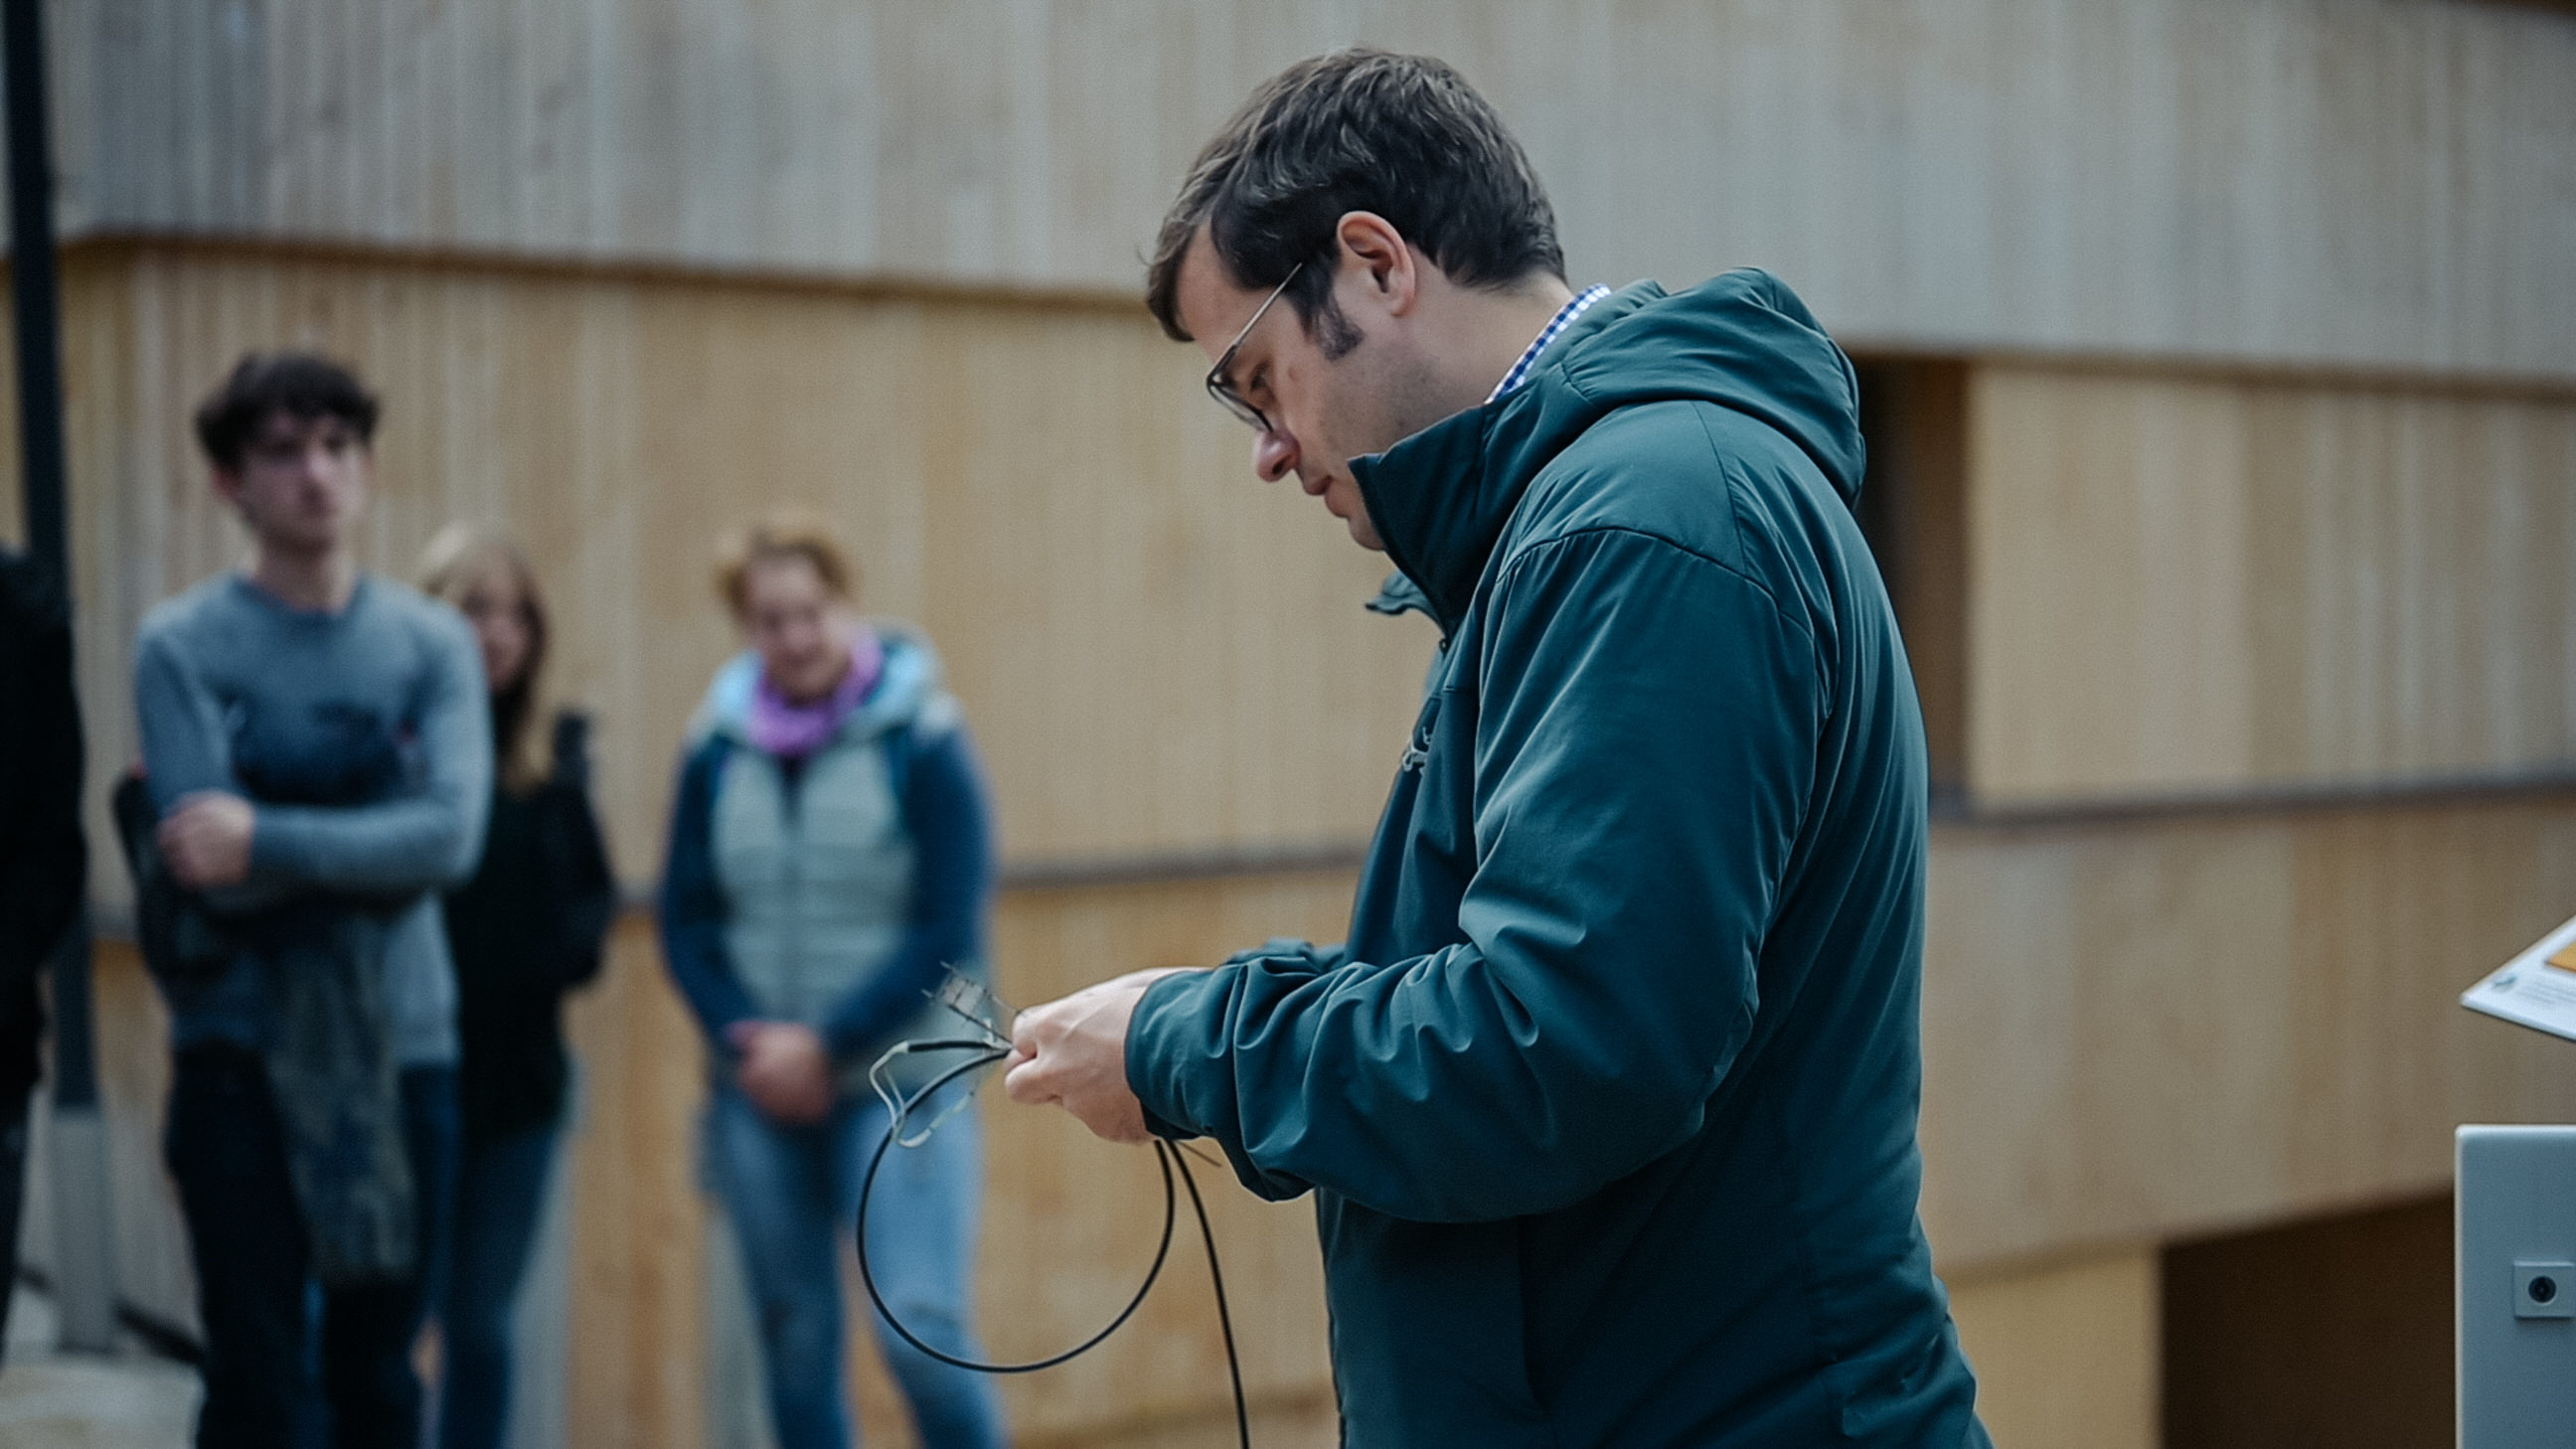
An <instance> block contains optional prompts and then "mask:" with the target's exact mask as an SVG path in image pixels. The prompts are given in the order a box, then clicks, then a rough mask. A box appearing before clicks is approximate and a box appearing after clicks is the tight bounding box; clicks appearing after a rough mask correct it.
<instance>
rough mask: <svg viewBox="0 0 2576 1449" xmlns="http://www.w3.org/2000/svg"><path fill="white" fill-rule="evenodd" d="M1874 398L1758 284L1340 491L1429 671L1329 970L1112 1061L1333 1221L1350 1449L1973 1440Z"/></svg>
mask: <svg viewBox="0 0 2576 1449" xmlns="http://www.w3.org/2000/svg"><path fill="white" fill-rule="evenodd" d="M1855 403H1856V395H1855V384H1854V381H1853V375H1852V371H1851V366H1850V364H1849V362H1848V361H1847V360H1845V358H1844V357H1843V355H1842V353H1841V351H1840V350H1839V349H1838V348H1836V347H1835V346H1834V344H1833V343H1832V342H1831V341H1830V340H1829V339H1828V338H1827V337H1826V336H1825V334H1824V333H1823V332H1822V331H1821V330H1820V329H1819V328H1818V327H1817V325H1816V323H1815V321H1814V319H1813V318H1812V317H1810V316H1809V314H1808V313H1807V310H1806V308H1805V307H1804V306H1803V305H1802V304H1801V303H1800V302H1799V301H1798V300H1797V298H1796V297H1794V296H1793V295H1791V294H1790V292H1789V290H1788V289H1787V288H1786V287H1784V286H1782V285H1781V284H1780V283H1779V282H1778V281H1777V280H1775V279H1773V278H1771V277H1769V276H1767V275H1765V274H1762V273H1759V272H1750V271H1746V272H1732V273H1729V274H1727V275H1725V276H1722V277H1719V278H1717V279H1715V280H1713V281H1711V282H1709V283H1707V284H1705V285H1703V286H1701V287H1698V288H1696V289H1694V290H1692V291H1689V292H1685V293H1683V294H1681V295H1678V296H1668V295H1666V294H1665V293H1664V291H1663V290H1662V289H1661V288H1659V287H1656V286H1654V285H1652V284H1641V285H1638V286H1634V287H1630V288H1628V289H1627V290H1625V291H1623V292H1621V293H1619V294H1617V295H1616V296H1614V297H1612V298H1609V299H1607V300H1604V301H1603V302H1601V303H1599V304H1597V305H1595V306H1594V307H1593V308H1592V309H1591V310H1590V311H1589V312H1588V313H1587V314H1585V315H1584V316H1583V317H1582V318H1581V319H1580V320H1579V321H1577V322H1576V323H1575V324H1574V326H1572V327H1571V328H1569V329H1568V330H1567V332H1566V333H1565V335H1564V336H1562V337H1561V338H1560V339H1558V341H1557V342H1556V343H1555V344H1554V345H1553V346H1552V347H1551V348H1550V349H1549V351H1548V352H1547V353H1546V354H1545V355H1544V356H1543V357H1542V358H1541V359H1540V363H1539V368H1538V371H1537V374H1536V376H1535V377H1534V379H1533V380H1532V381H1531V382H1530V383H1529V385H1528V386H1526V387H1524V388H1522V389H1520V390H1518V391H1516V392H1514V393H1512V394H1511V395H1509V396H1507V397H1505V398H1503V399H1501V400H1498V401H1495V402H1490V403H1487V404H1485V405H1484V406H1482V407H1479V408H1476V409H1473V410H1470V411H1468V412H1465V413H1461V414H1459V415H1457V416H1455V417H1452V418H1450V419H1448V420H1446V421H1444V422H1442V423H1440V424H1437V425H1435V426H1433V427H1431V428H1429V429H1426V430H1425V431H1423V432H1421V433H1419V434H1416V435H1415V436H1413V437H1411V438H1408V439H1406V440H1404V441H1403V442H1401V443H1399V444H1397V445H1396V446H1395V447H1393V448H1391V449H1390V450H1388V451H1387V452H1386V453H1384V454H1382V455H1379V456H1378V457H1375V458H1370V459H1361V460H1358V461H1357V463H1356V464H1355V465H1354V471H1355V472H1356V474H1357V477H1358V481H1359V484H1360V488H1361V493H1362V496H1363V498H1364V500H1365V501H1366V503H1367V506H1368V510H1369V515H1370V517H1371V519H1372V520H1373V521H1374V522H1375V523H1376V525H1377V528H1378V531H1379V533H1380V535H1381V536H1382V537H1383V538H1384V540H1385V543H1386V548H1387V553H1388V555H1389V556H1390V558H1391V559H1392V560H1393V561H1394V563H1395V564H1396V565H1397V566H1398V567H1399V568H1400V569H1401V570H1402V574H1403V581H1399V582H1398V584H1397V585H1396V586H1395V588H1394V594H1395V596H1396V598H1397V600H1398V601H1399V602H1410V603H1414V604H1418V605H1419V606H1420V607H1424V608H1427V609H1428V611H1429V612H1430V613H1431V615H1432V616H1433V617H1434V618H1435V619H1436V620H1437V621H1438V622H1439V625H1440V628H1441V631H1442V634H1443V636H1444V637H1443V640H1442V644H1441V654H1440V657H1439V659H1438V660H1437V662H1436V663H1435V665H1434V667H1433V671H1432V679H1431V683H1430V688H1429V691H1428V698H1427V699H1426V700H1425V701H1424V704H1423V707H1422V713H1421V717H1420V719H1419V721H1418V722H1417V724H1416V725H1415V728H1414V732H1413V737H1412V739H1411V741H1410V742H1409V744H1408V747H1407V748H1406V750H1405V752H1404V754H1403V757H1402V761H1401V764H1400V765H1399V767H1398V772H1397V775H1396V781H1395V787H1394V793H1393V795H1392V796H1391V797H1390V798H1389V800H1388V803H1387V808H1386V814H1385V817H1384V819H1383V821H1382V823H1381V824H1380V826H1379V829H1378V834H1377V839H1376V842H1375V844H1374V846H1373V847H1372V850H1371V853H1370V858H1369V861H1368V865H1367V867H1366V870H1365V872H1364V874H1363V876H1362V878H1361V882H1360V888H1359V894H1358V898H1357V900H1356V902H1355V905H1354V908H1353V912H1352V919H1351V930H1350V938H1349V942H1348V944H1347V946H1346V947H1345V948H1342V949H1340V950H1332V951H1315V950H1309V949H1298V948H1289V949H1285V950H1278V951H1275V952H1272V953H1269V954H1260V953H1256V954H1255V955H1254V956H1253V957H1252V958H1251V959H1248V960H1240V961H1238V962H1236V963H1234V964H1230V965H1227V966H1225V967H1222V968H1220V969H1218V970H1216V971H1213V972H1207V973H1197V974H1190V975H1183V976H1176V977H1171V978H1167V979H1165V980H1164V981H1162V982H1159V983H1157V984H1156V985H1155V986H1154V987H1153V988H1152V989H1151V990H1150V991H1149V992H1147V994H1146V996H1145V998H1144V1000H1143V1002H1142V1004H1141V1005H1140V1007H1139V1009H1138V1011H1137V1013H1136V1016H1135V1019H1134V1023H1133V1025H1132V1027H1131V1029H1130V1034H1129V1039H1128V1073H1129V1079H1130V1081H1131V1083H1132V1084H1133V1086H1134V1087H1135V1089H1136V1091H1137V1093H1138V1095H1139V1096H1140V1097H1141V1099H1142V1100H1143V1102H1144V1104H1145V1106H1146V1108H1147V1110H1148V1112H1149V1113H1150V1114H1151V1116H1152V1117H1153V1118H1154V1119H1157V1120H1156V1125H1157V1126H1158V1128H1160V1129H1162V1130H1167V1131H1174V1132H1186V1133H1198V1134H1203V1135H1206V1136H1208V1137H1210V1138H1213V1139H1214V1140H1215V1141H1216V1142H1217V1143H1219V1144H1220V1145H1221V1146H1222V1147H1223V1148H1224V1150H1225V1151H1226V1153H1227V1155H1228V1156H1229V1157H1230V1158H1231V1159H1232V1160H1233V1162H1234V1165H1235V1168H1236V1170H1237V1172H1238V1173H1239V1174H1240V1175H1241V1176H1242V1178H1243V1181H1244V1182H1245V1183H1246V1184H1247V1185H1248V1186H1250V1187H1251V1188H1252V1189H1253V1190H1254V1191H1255V1192H1259V1193H1262V1194H1264V1195H1267V1196H1271V1197H1288V1196H1292V1195H1294V1194H1297V1193H1302V1192H1306V1191H1310V1190H1311V1191H1313V1192H1314V1194H1315V1200H1316V1215H1317V1219H1318V1222H1319V1224H1320V1227H1321V1230H1322V1237H1323V1249H1324V1259H1325V1271H1326V1280H1327V1287H1328V1293H1329V1296H1330V1300H1331V1307H1332V1344H1333V1362H1334V1368H1335V1376H1336V1380H1337V1387H1338V1392H1339V1396H1340V1401H1341V1408H1342V1414H1343V1419H1344V1423H1345V1426H1346V1430H1347V1435H1348V1440H1347V1442H1348V1443H1350V1444H1351V1445H1353V1446H1355V1449H1395V1446H1413V1445H1425V1444H1473V1445H1477V1446H1479V1449H1509V1446H1531V1449H1538V1446H1547V1449H1588V1446H1605V1449H1606V1446H1618V1449H1644V1446H1661V1445H1714V1444H1724V1445H1728V1446H1731V1449H1764V1446H1784V1449H1785V1446H1792V1445H1795V1446H1808V1445H1816V1444H1825V1443H1855V1444H1864V1445H1883V1446H1897V1445H1904V1446H1935V1445H1938V1446H1944V1449H1947V1446H1954V1445H1963V1444H1968V1445H1982V1444H1983V1443H1984V1442H1985V1435H1984V1433H1983V1431H1982V1430H1981V1429H1980V1428H1979V1427H1978V1425H1977V1422H1976V1419H1975V1416H1974V1413H1973V1410H1972V1407H1971V1401H1972V1398H1973V1386H1972V1383H1971V1380H1970V1377H1969V1373H1968V1368H1967V1365H1966V1363H1965V1361H1964V1360H1963V1359H1962V1358H1961V1356H1960V1353H1959V1349H1958V1345H1957V1342H1956V1339H1955V1336H1954V1334H1953V1332H1952V1329H1951V1325H1950V1321H1949V1316H1948V1310H1947V1299H1946V1297H1945V1296H1944V1294H1943V1292H1942V1290H1941V1286H1940V1284H1939V1283H1938V1282H1937V1281H1936V1280H1935V1278H1934V1277H1933V1273H1932V1265H1931V1257H1930V1254H1929V1252H1928V1250H1927V1249H1926V1247H1925V1243H1924V1238H1923V1234H1922V1230H1921V1228H1920V1226H1919V1224H1918V1222H1917V1219H1916V1216H1915V1205H1916V1198H1917V1195H1918V1189H1919V1183H1920V1159H1919V1156H1918V1154H1917V1150H1916V1145H1915V1114H1916V1105H1917V1098H1918V1087H1919V1078H1920V1069H1921V1060H1920V1049H1919V1038H1918V1022H1917V1015H1918V1011H1917V1006H1918V996H1919V976H1920V969H1921V962H1922V947H1923V871H1924V856H1925V831H1926V820H1925V815H1926V799H1925V794H1926V775H1925V764H1924V749H1923V729H1922V722H1921V717H1920V714H1919V712H1918V709H1917V706H1916V702H1915V697H1914V690H1913V686H1912V682H1911V679H1910V677H1909V674H1908V671H1907V665H1906V660H1905V654H1904V650H1903V648H1902V646H1901V645H1900V643H1899V641H1898V638H1897V633H1896V623H1895V619H1894V616H1893V614H1892V613H1891V611H1890V609H1889V606H1888V601H1887V595H1886V591H1885V589H1884V587H1883V586H1882V584H1881V582H1880V579H1879V576H1878V572H1877V570H1876V568H1875V566H1874V565H1873V564H1872V562H1871V559H1870V555H1869V552H1868V550H1867V548H1866V547H1865V546H1864V544H1863V542H1862V539H1861V535H1860V531H1859V529H1858V527H1857V526H1856V524H1855V522H1854V519H1853V516H1852V511H1851V505H1852V503H1853V501H1854V500H1855V499H1856V498H1857V496H1858V494H1859V489H1860V482H1861V468H1862V450H1861V440H1860V435H1859V430H1858V426H1857V423H1856V421H1855V412H1854V409H1855ZM1404 581H1409V583H1407V582H1404Z"/></svg>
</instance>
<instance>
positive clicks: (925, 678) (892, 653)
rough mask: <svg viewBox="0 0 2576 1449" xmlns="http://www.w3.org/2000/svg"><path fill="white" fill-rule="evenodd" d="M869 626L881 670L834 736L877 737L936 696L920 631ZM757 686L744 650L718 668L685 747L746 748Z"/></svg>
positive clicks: (935, 656)
mask: <svg viewBox="0 0 2576 1449" xmlns="http://www.w3.org/2000/svg"><path fill="white" fill-rule="evenodd" d="M868 627H869V628H871V629H873V630H875V631H876V635H877V639H878V641H879V642H880V643H882V644H883V645H884V646H885V671H884V672H883V673H882V674H880V675H878V676H877V684H876V688H874V689H871V690H869V691H868V697H867V698H866V699H864V700H861V701H860V702H859V707H858V708H857V709H854V710H852V711H850V717H849V718H848V719H847V720H844V721H842V724H841V730H840V735H838V736H836V737H835V738H845V737H847V736H849V735H850V734H852V733H853V732H856V733H859V734H861V735H863V736H864V735H872V734H878V733H881V732H883V731H885V730H889V729H893V728H896V727H897V726H900V725H905V724H909V723H911V722H912V720H913V718H914V717H915V716H917V715H919V714H920V713H921V710H922V707H923V706H924V705H926V704H928V703H929V702H930V700H931V699H932V697H933V696H934V695H936V694H937V693H938V692H939V688H940V683H941V671H940V665H939V652H938V651H937V650H935V649H933V648H931V647H930V641H929V640H928V639H927V638H925V637H923V635H922V633H921V631H919V630H917V629H915V628H913V627H912V626H911V625H909V624H903V623H897V622H895V621H893V620H888V619H870V620H869V621H868ZM759 683H760V656H759V655H757V654H754V653H752V652H751V651H750V650H748V649H746V650H744V651H742V652H741V653H740V654H737V655H735V656H734V657H732V658H731V659H728V660H726V661H725V662H724V663H723V664H722V665H721V666H719V667H718V668H717V670H716V674H715V678H714V679H712V680H710V681H708V683H707V692H706V696H705V697H704V698H703V699H701V700H699V701H698V709H697V713H696V714H694V715H692V716H691V717H690V719H689V730H688V740H689V744H690V745H692V746H695V745H696V744H697V743H698V742H699V741H701V740H704V739H707V738H708V737H710V736H712V735H718V734H721V735H724V736H726V737H728V738H730V739H732V740H733V741H734V742H735V743H737V744H749V743H750V742H751V735H750V729H751V724H750V721H751V695H752V690H753V689H754V688H755V687H756V686H757V685H758V684H759Z"/></svg>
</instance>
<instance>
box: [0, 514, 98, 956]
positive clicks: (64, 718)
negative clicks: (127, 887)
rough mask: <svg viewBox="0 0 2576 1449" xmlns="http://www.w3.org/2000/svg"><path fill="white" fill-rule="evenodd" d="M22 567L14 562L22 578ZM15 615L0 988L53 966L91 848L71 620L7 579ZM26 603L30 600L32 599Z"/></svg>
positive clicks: (0, 843)
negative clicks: (11, 780) (13, 778)
mask: <svg viewBox="0 0 2576 1449" xmlns="http://www.w3.org/2000/svg"><path fill="white" fill-rule="evenodd" d="M21 567H25V568H26V569H27V571H29V572H32V566H19V565H15V564H13V566H12V572H13V573H15V572H18V571H19V569H20V568H21ZM0 591H5V592H6V593H7V594H9V595H10V596H11V597H10V598H9V600H8V604H9V607H10V608H11V610H12V612H13V614H14V615H15V617H11V618H7V619H5V620H0V627H5V628H7V629H8V630H9V631H10V634H11V636H12V637H11V638H10V639H8V640H5V641H0V660H5V662H6V664H7V674H8V678H7V686H8V695H9V697H10V698H11V699H12V700H14V701H16V703H15V704H13V705H12V706H10V707H9V708H8V709H7V710H6V711H5V713H6V715H7V719H6V720H5V721H0V739H5V740H6V742H7V747H8V757H7V758H6V759H5V760H0V769H6V770H9V771H11V772H13V773H15V774H16V775H17V777H18V778H17V782H16V785H15V786H14V787H11V786H7V785H0V805H5V806H6V807H7V811H6V817H5V818H0V986H7V987H14V986H15V985H16V983H18V982H19V981H21V980H23V979H25V978H26V977H27V976H28V975H29V974H31V973H33V972H34V971H36V970H37V969H38V968H39V967H41V966H42V965H43V964H44V961H45V956H46V953H47V952H49V951H51V950H52V949H53V946H54V943H55V942H56V941H58V940H60V939H61V937H62V934H63V930H64V928H66V927H67V926H69V925H70V924H71V920H72V915H73V913H74V911H76V910H77V909H78V908H79V906H80V903H81V896H82V894H83V891H84V890H85V888H86V886H87V883H88V878H89V874H88V872H89V842H88V838H87V836H86V835H84V834H83V833H82V830H81V820H80V790H81V729H80V703H79V701H78V700H77V699H76V698H75V697H74V696H73V693H72V643H71V627H70V623H69V620H68V619H67V618H65V617H63V616H61V615H60V614H59V612H58V611H57V610H55V609H53V608H51V607H47V606H48V605H49V604H50V603H51V602H52V601H50V600H44V599H40V598H37V597H35V592H36V590H35V585H34V583H33V582H32V581H31V580H30V581H27V582H25V583H23V584H22V583H21V581H20V580H19V579H17V578H6V579H0ZM22 596H23V597H22Z"/></svg>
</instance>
